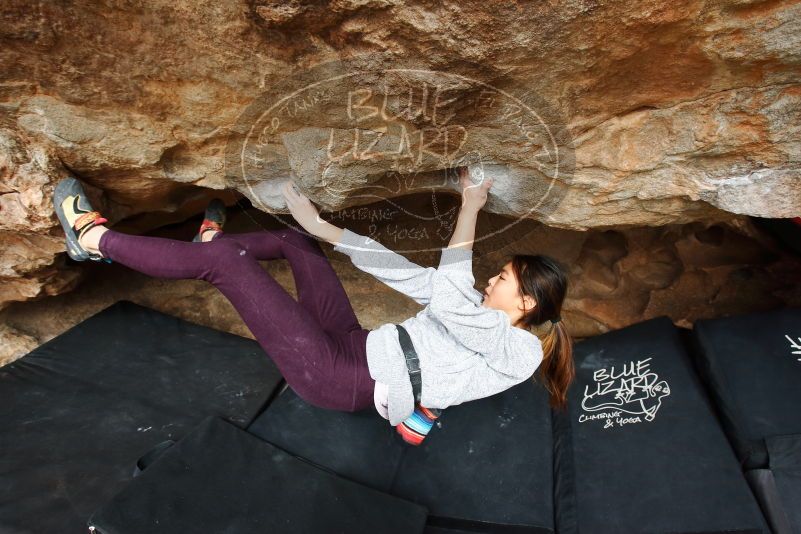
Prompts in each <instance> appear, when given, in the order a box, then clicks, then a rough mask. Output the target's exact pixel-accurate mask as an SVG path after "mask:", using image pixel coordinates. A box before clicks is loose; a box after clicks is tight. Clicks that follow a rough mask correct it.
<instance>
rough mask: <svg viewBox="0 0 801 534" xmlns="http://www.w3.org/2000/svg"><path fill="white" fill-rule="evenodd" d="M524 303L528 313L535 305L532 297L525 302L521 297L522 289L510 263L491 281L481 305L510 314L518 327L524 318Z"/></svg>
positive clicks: (485, 290)
mask: <svg viewBox="0 0 801 534" xmlns="http://www.w3.org/2000/svg"><path fill="white" fill-rule="evenodd" d="M524 303H525V306H526V311H529V310H530V309H531V308H533V307H534V305H535V302H534V300H533V299H532V298H531V297H528V296H526V297H525V300H524V299H523V298H522V297H521V296H520V287H519V285H518V283H517V279H516V278H515V275H514V272H513V271H512V262H511V261H510V262H508V263H507V264H506V265H504V266H503V267H501V269H500V271H499V272H498V274H496V275H495V276H493V277H492V278H490V279H489V285H488V286H487V287H486V288H485V289H484V300H483V301H482V302H481V305H482V306H486V307H487V308H495V309H496V310H501V311H505V312H506V313H508V314H509V317H510V320H511V322H512V324H513V325H516V324H517V322H518V321H519V320H520V318H521V317H522V316H523V304H524Z"/></svg>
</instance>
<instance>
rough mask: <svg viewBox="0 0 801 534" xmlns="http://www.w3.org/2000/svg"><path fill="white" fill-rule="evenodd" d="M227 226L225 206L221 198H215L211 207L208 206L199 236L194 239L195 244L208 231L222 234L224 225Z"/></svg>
mask: <svg viewBox="0 0 801 534" xmlns="http://www.w3.org/2000/svg"><path fill="white" fill-rule="evenodd" d="M224 224H225V204H224V203H223V201H222V200H220V199H219V198H215V199H214V200H212V201H211V202H209V205H208V206H206V214H205V215H204V217H203V222H202V223H200V229H199V230H198V232H197V235H195V237H194V238H193V239H192V241H194V242H198V241H201V239H200V238H201V236H202V235H203V232H205V231H206V230H216V231H218V232H222V228H223V225H224Z"/></svg>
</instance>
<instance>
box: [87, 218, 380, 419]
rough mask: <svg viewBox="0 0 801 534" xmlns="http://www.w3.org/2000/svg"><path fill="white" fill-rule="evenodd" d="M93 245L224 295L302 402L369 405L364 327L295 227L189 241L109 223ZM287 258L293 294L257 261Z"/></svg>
mask: <svg viewBox="0 0 801 534" xmlns="http://www.w3.org/2000/svg"><path fill="white" fill-rule="evenodd" d="M98 248H99V249H100V252H102V253H103V255H104V256H106V257H107V258H111V259H112V260H113V261H115V262H117V263H121V264H123V265H125V266H126V267H130V268H131V269H134V270H136V271H139V272H141V273H144V274H146V275H149V276H153V277H157V278H178V279H184V278H194V279H198V280H206V281H207V282H209V283H211V284H213V285H214V286H215V287H216V288H217V289H219V290H220V292H221V293H222V294H223V295H225V296H226V297H227V298H228V300H229V301H231V304H233V306H234V308H236V311H237V312H239V315H240V316H241V317H242V320H243V321H244V322H245V324H246V325H247V327H248V328H249V329H250V331H251V332H252V333H253V335H254V336H255V338H256V340H257V341H258V342H259V344H260V345H261V346H262V348H263V349H264V351H265V352H266V353H267V355H268V356H269V357H270V358H271V359H272V361H273V362H274V363H275V365H276V366H277V367H278V369H279V370H280V371H281V374H282V375H283V376H284V379H285V380H286V381H287V384H289V386H290V387H291V388H292V389H293V390H294V391H295V393H297V394H298V395H299V396H300V397H302V398H303V399H304V400H305V401H306V402H308V403H309V404H313V405H315V406H319V407H320V408H328V409H334V410H342V411H348V412H351V411H358V410H363V409H366V408H369V407H372V406H373V390H374V387H375V381H374V380H373V379H372V377H371V376H370V373H369V371H368V367H367V356H366V341H367V334H368V333H369V332H370V331H369V330H366V329H364V328H362V326H361V325H360V324H359V321H358V320H357V319H356V314H355V313H354V312H353V308H352V307H351V304H350V301H349V300H348V296H347V294H346V293H345V289H344V288H343V287H342V283H341V282H340V281H339V278H338V277H337V275H336V273H335V272H334V269H333V267H331V264H330V263H329V261H328V258H327V257H326V255H325V253H323V251H322V249H321V248H320V244H319V243H318V242H317V241H316V240H315V239H314V238H312V237H310V236H308V235H306V234H304V233H302V232H300V231H298V230H295V229H294V228H291V227H289V228H286V229H282V230H261V231H257V232H247V233H241V234H227V233H224V232H219V233H217V234H215V236H214V238H213V239H212V240H211V241H207V242H203V243H196V242H187V241H179V240H175V239H167V238H163V237H150V236H138V235H129V234H125V233H121V232H116V231H114V230H108V231H107V232H105V233H103V234H102V235H101V236H100V243H99V245H98ZM278 258H286V259H287V260H288V261H289V265H290V267H291V268H292V274H293V275H294V277H295V286H296V288H297V294H298V300H297V301H296V300H295V299H294V298H292V296H291V295H290V294H289V293H288V292H287V291H286V290H285V289H284V288H283V287H281V285H280V284H279V283H278V282H276V280H275V279H274V278H273V277H272V276H271V275H270V274H269V273H268V272H267V271H265V270H264V268H262V266H261V265H260V264H259V263H258V261H257V260H273V259H278Z"/></svg>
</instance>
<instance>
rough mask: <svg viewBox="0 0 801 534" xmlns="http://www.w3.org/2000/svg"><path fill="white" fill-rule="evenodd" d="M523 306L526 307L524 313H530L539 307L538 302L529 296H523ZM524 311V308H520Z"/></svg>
mask: <svg viewBox="0 0 801 534" xmlns="http://www.w3.org/2000/svg"><path fill="white" fill-rule="evenodd" d="M523 305H524V306H525V307H526V308H525V312H524V313H530V312H531V310H533V309H534V308H535V307H536V306H537V301H535V300H534V298H533V297H531V296H529V295H523ZM520 310H521V311H523V308H520Z"/></svg>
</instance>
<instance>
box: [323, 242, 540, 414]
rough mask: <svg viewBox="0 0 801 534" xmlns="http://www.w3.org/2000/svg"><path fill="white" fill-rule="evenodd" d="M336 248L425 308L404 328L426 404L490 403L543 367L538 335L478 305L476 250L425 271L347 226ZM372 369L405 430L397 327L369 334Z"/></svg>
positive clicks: (407, 400)
mask: <svg viewBox="0 0 801 534" xmlns="http://www.w3.org/2000/svg"><path fill="white" fill-rule="evenodd" d="M334 250H336V251H338V252H342V253H344V254H346V255H348V256H349V257H350V259H351V261H352V262H353V264H354V265H355V266H356V267H357V268H359V269H360V270H362V271H364V272H366V273H369V274H371V275H373V276H375V277H376V278H377V279H379V280H381V281H382V282H383V283H385V284H386V285H388V286H389V287H391V288H393V289H395V290H397V291H400V292H401V293H403V294H405V295H407V296H409V297H411V298H412V299H414V300H415V301H416V302H417V303H418V304H421V305H425V308H423V309H422V310H421V311H420V312H418V313H417V315H415V316H414V317H410V318H408V319H406V320H405V321H402V322H401V323H400V324H402V325H403V326H404V328H406V330H408V332H409V336H410V337H411V339H412V344H413V345H414V348H415V351H416V352H417V355H418V357H419V359H420V371H421V378H422V389H421V400H420V403H421V404H422V405H423V406H425V407H428V408H447V407H448V406H452V405H454V404H461V403H463V402H465V401H470V400H474V399H480V398H483V397H489V396H490V395H494V394H496V393H499V392H501V391H504V390H506V389H509V388H510V387H512V386H514V385H516V384H519V383H520V382H522V381H524V380H526V379H528V378H530V377H531V376H532V375H533V374H534V371H536V369H537V367H539V365H540V363H541V362H542V358H543V353H542V344H541V343H540V340H539V338H538V337H537V336H536V335H534V334H533V333H531V332H529V331H528V330H524V329H522V328H517V327H515V326H512V324H511V321H510V319H509V316H508V315H507V314H506V312H504V311H501V310H496V309H493V308H488V307H485V306H482V305H481V302H482V299H483V295H482V293H480V292H479V291H476V289H475V288H474V287H473V284H474V283H475V280H474V278H473V251H472V250H468V249H465V248H460V247H457V248H445V249H443V250H442V256H441V258H440V263H439V267H437V268H434V267H421V266H420V265H417V264H415V263H413V262H411V261H409V260H407V259H406V258H405V257H403V256H401V255H400V254H397V253H396V252H394V251H392V250H389V249H388V248H386V247H384V246H383V245H382V244H381V243H379V242H378V241H375V240H374V239H371V238H369V237H366V236H362V235H360V234H357V233H355V232H352V231H350V230H348V229H347V228H345V229H344V233H343V234H342V239H341V242H340V243H337V244H336V245H335V246H334ZM367 365H368V368H369V370H370V376H371V377H372V378H373V379H374V380H377V381H379V382H383V383H384V384H386V385H387V386H388V388H389V394H388V410H389V422H390V424H391V425H393V426H395V425H398V424H400V423H401V422H403V421H404V420H405V419H406V418H408V417H409V416H410V415H411V414H412V413H413V412H414V396H413V394H412V383H411V381H410V380H409V373H408V371H407V370H406V358H405V357H404V354H403V349H402V348H401V346H400V341H399V339H398V330H397V328H396V327H395V325H394V324H393V323H387V324H384V325H381V326H379V327H378V328H376V329H374V330H372V331H370V333H369V334H368V335H367Z"/></svg>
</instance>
